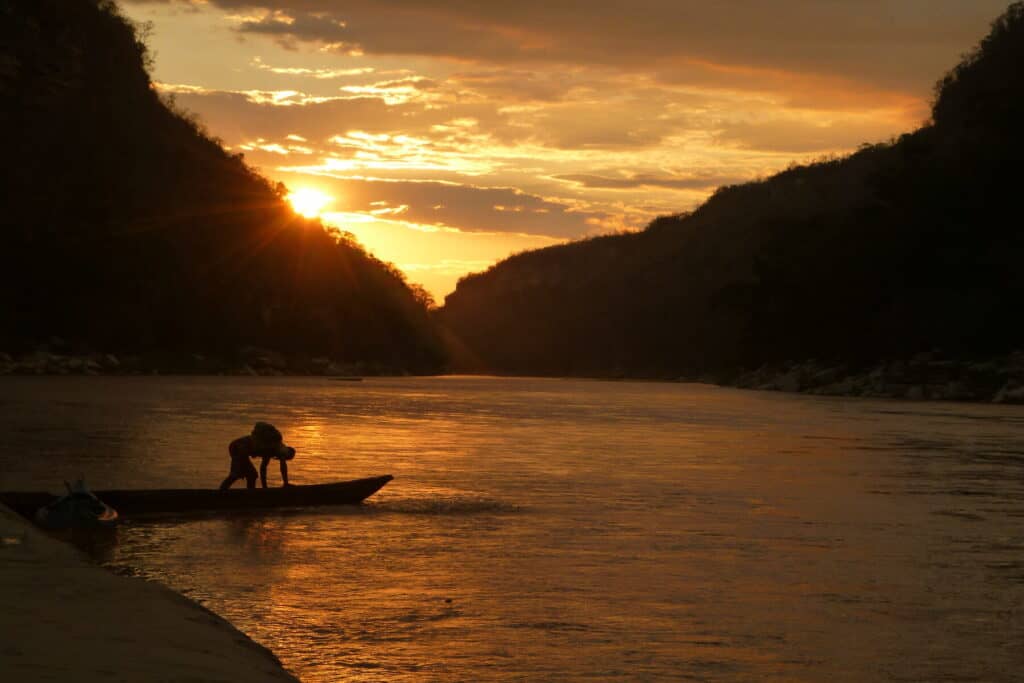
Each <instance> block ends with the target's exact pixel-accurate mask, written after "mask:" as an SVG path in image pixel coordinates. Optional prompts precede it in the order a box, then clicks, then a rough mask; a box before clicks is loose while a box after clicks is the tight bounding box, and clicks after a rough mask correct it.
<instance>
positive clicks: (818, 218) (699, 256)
mask: <svg viewBox="0 0 1024 683" xmlns="http://www.w3.org/2000/svg"><path fill="white" fill-rule="evenodd" d="M1022 120H1024V4H1021V3H1015V4H1013V5H1012V6H1011V7H1010V8H1009V9H1008V10H1007V12H1006V14H1005V15H1003V16H1002V17H1001V18H999V19H998V20H997V21H996V23H995V24H994V26H993V30H992V33H991V34H990V35H989V37H987V38H986V39H985V40H984V41H983V42H982V43H981V44H980V45H979V47H978V48H977V50H976V51H975V52H974V53H972V54H971V55H969V56H967V57H965V59H964V61H963V62H962V63H961V64H960V65H959V66H957V67H956V68H955V69H954V70H953V71H952V72H951V73H950V74H949V75H948V76H947V77H946V78H944V79H943V80H942V81H941V82H940V83H939V84H938V86H937V91H936V101H935V105H934V120H933V122H932V123H930V124H929V125H927V126H926V127H924V128H922V129H920V130H918V131H916V132H914V133H911V134H907V135H904V136H902V137H901V138H899V139H898V140H895V141H893V142H891V143H887V144H881V145H874V146H865V147H864V148H862V149H861V150H860V151H859V152H857V153H855V154H853V155H852V156H850V157H847V158H844V159H840V160H835V161H827V162H822V163H817V164H812V165H809V166H802V167H798V168H793V169H790V170H787V171H785V172H783V173H780V174H778V175H776V176H774V177H772V178H769V179H767V180H765V181H762V182H754V183H749V184H745V185H740V186H732V187H725V188H722V189H720V190H719V191H718V192H717V193H715V195H714V196H713V197H712V198H711V199H709V200H708V201H707V202H706V203H705V204H704V205H703V206H701V207H700V208H699V209H697V210H696V211H695V212H693V213H692V214H688V215H680V216H673V217H666V218H660V219H658V220H656V221H654V222H653V223H652V224H651V225H650V226H648V227H647V229H645V230H644V231H643V232H640V233H637V234H630V235H621V236H612V237H602V238H597V239H592V240H588V241H583V242H579V243H574V244H569V245H565V246H558V247H553V248H549V249H544V250H540V251H535V252H528V253H524V254H519V255H517V256H514V257H512V258H510V259H507V260H506V261H503V262H502V263H500V264H498V265H496V266H495V267H493V268H491V269H490V270H489V271H487V272H485V273H482V274H477V275H473V276H470V277H467V278H465V279H464V280H463V281H462V282H460V284H459V286H458V288H457V289H456V291H455V292H454V293H453V294H452V295H450V296H449V297H448V299H447V301H446V303H445V307H444V308H443V309H442V311H441V312H440V319H441V320H442V321H443V323H444V324H445V325H446V326H447V327H448V329H449V330H450V332H451V333H452V335H453V336H454V337H456V338H457V339H459V341H460V343H461V346H462V348H463V349H464V350H465V352H464V354H463V356H462V359H463V363H464V364H465V365H466V366H467V367H474V368H477V369H488V370H492V371H503V372H516V373H544V374H578V375H598V376H604V375H609V374H614V375H629V376H678V375H694V374H700V373H703V372H709V371H710V372H718V373H722V372H724V373H726V374H728V373H732V372H736V371H739V370H742V369H744V368H754V367H758V366H761V365H762V364H766V363H779V362H782V361H787V360H794V361H795V360H804V359H811V358H817V359H821V360H829V361H841V362H843V363H846V364H852V365H855V366H856V365H867V364H869V363H873V362H877V361H879V360H884V359H896V358H907V357H910V356H912V355H914V354H916V353H919V352H922V351H931V350H933V349H936V348H938V349H941V350H943V351H944V352H945V353H946V354H948V355H950V356H958V357H980V356H989V355H993V354H1000V353H1004V352H1007V351H1009V350H1011V349H1013V348H1020V346H1021V343H1022V340H1024V316H1022V315H1021V311H1022V310H1024V269H1022V268H1021V264H1022V263H1024V231H1022V225H1021V218H1020V216H1021V209H1020V199H1019V192H1020V187H1021V169H1020V164H1021V159H1022V158H1024V156H1022V152H1024V129H1022V125H1021V121H1022Z"/></svg>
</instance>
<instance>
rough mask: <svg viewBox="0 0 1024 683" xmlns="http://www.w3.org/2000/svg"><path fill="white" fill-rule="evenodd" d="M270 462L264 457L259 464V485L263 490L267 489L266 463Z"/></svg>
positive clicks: (267, 457) (268, 458)
mask: <svg viewBox="0 0 1024 683" xmlns="http://www.w3.org/2000/svg"><path fill="white" fill-rule="evenodd" d="M269 462H270V457H269V456H266V455H264V456H263V461H262V462H261V463H260V485H261V486H262V487H263V488H267V463H269Z"/></svg>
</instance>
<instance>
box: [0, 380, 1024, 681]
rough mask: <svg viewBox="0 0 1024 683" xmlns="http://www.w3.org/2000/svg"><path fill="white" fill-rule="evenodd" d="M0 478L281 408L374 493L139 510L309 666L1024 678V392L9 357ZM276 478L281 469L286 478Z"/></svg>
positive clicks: (200, 439) (179, 460)
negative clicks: (55, 369) (892, 392)
mask: <svg viewBox="0 0 1024 683" xmlns="http://www.w3.org/2000/svg"><path fill="white" fill-rule="evenodd" d="M0 387H2V394H0V396H2V398H0V427H2V429H3V432H4V434H5V435H6V437H7V438H6V444H5V448H4V449H2V450H0V489H49V490H53V491H57V490H58V489H59V488H60V482H61V480H63V479H68V478H71V477H75V476H78V475H79V474H84V475H86V477H87V480H88V482H89V483H90V484H91V485H92V486H93V487H94V488H130V487H140V488H145V487H213V486H216V485H217V484H218V483H219V482H220V480H221V479H222V478H223V477H224V476H225V474H226V473H227V469H228V457H227V443H228V442H229V441H230V440H231V439H232V438H234V437H237V436H240V435H242V434H244V433H245V432H247V431H248V429H249V428H250V426H251V424H252V423H253V422H254V421H256V420H258V419H265V420H270V421H272V422H274V423H275V424H276V425H277V426H278V427H279V428H280V429H281V430H282V431H283V432H284V433H285V436H286V438H287V440H288V441H289V443H291V445H293V446H295V447H296V448H297V449H298V452H299V454H298V456H297V458H296V460H295V461H294V462H293V466H292V468H291V470H290V474H291V478H292V480H293V481H294V482H295V483H313V482H323V481H332V480H341V479H352V478H356V477H364V476H371V475H377V474H386V473H390V474H394V475H395V477H396V479H395V480H394V481H393V482H392V483H390V484H389V485H388V486H387V487H386V488H385V489H384V490H383V491H381V492H380V493H379V494H377V495H376V496H374V497H373V498H372V499H371V501H370V502H369V503H368V504H366V505H364V506H361V507H356V508H334V509H323V510H318V511H311V512H295V511H293V512H283V513H275V514H268V515H253V514H248V515H240V516H232V517H192V518H187V517H186V518H178V519H161V520H150V521H145V522H143V521H134V522H129V523H127V524H125V525H123V526H122V527H121V528H120V529H119V530H118V532H117V534H116V537H114V538H112V539H107V540H101V541H99V542H97V543H96V546H95V548H94V549H93V552H94V554H95V556H96V557H97V559H98V560H100V561H102V562H104V563H107V564H109V565H110V566H112V567H113V568H115V569H116V570H118V571H126V572H133V573H139V574H141V575H144V576H147V577H150V578H154V579H157V580H160V581H163V582H165V583H167V584H169V585H170V586H172V587H174V588H175V589H177V590H180V591H182V592H184V593H186V594H188V595H190V596H191V597H193V598H194V599H196V600H198V601H200V602H202V603H203V604H205V605H207V606H208V607H210V608H211V609H213V610H215V611H216V612H218V613H220V614H222V615H224V616H226V617H227V618H229V619H230V620H231V621H232V622H234V623H235V624H236V625H237V626H239V627H240V628H241V629H242V630H244V631H245V632H246V633H248V634H250V635H251V636H252V637H253V638H255V639H256V640H257V641H259V642H261V643H263V644H264V645H267V646H268V647H270V648H271V649H272V650H273V651H274V652H275V653H276V654H277V655H278V656H279V657H280V658H281V659H282V660H283V661H284V663H285V664H286V666H288V667H289V668H290V669H291V670H292V671H294V672H296V673H297V674H298V675H299V676H300V677H301V678H302V680H304V681H310V682H317V681H342V680H344V681H431V680H488V681H490V680H494V681H506V680H509V681H511V680H522V681H545V680H550V681H555V680H558V681H585V680H595V681H606V680H623V681H626V680H628V681H636V680H641V681H661V680H665V681H668V680H672V681H677V680H690V679H692V680H711V681H715V680H721V681H736V680H751V681H755V680H757V681H760V680H779V681H782V680H786V681H792V680H800V681H820V680H824V679H831V680H842V681H867V680H892V681H907V680H956V681H967V680H971V681H974V680H977V681H1000V680H1006V681H1009V680H1019V678H1020V671H1021V670H1022V667H1024V654H1022V648H1020V643H1021V640H1022V636H1024V616H1022V615H1024V611H1022V608H1024V531H1022V529H1024V527H1022V523H1024V429H1022V428H1024V410H1022V409H1020V408H1014V407H995V406H981V405H966V404H913V403H903V402H895V401H867V400H853V399H834V398H817V397H807V396H798V395H784V394H767V393H756V392H742V391H736V390H728V389H719V388H712V387H704V386H695V385H679V384H657V383H629V382H620V383H603V382H585V381H568V380H538V379H495V378H459V377H446V378H425V379H420V378H410V379H369V380H366V381H364V382H361V383H353V382H337V381H330V380H326V379H321V378H316V379H279V378H274V379H269V378H141V377H139V378H3V379H0ZM277 477H278V475H277V472H276V471H275V470H274V467H273V465H272V466H271V479H272V481H274V482H275V483H276V480H277Z"/></svg>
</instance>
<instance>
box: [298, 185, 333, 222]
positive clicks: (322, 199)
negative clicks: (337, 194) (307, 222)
mask: <svg viewBox="0 0 1024 683" xmlns="http://www.w3.org/2000/svg"><path fill="white" fill-rule="evenodd" d="M333 200H334V197H331V196H328V195H326V194H324V193H323V192H320V191H319V190H311V189H308V188H304V189H301V190H296V191H295V192H292V193H290V194H289V195H288V201H289V202H291V205H292V208H293V209H295V212H296V213H298V214H301V215H303V216H305V217H306V218H316V217H318V216H319V215H320V213H321V212H322V211H323V210H324V208H325V207H326V206H327V205H328V204H330V203H331V202H332V201H333Z"/></svg>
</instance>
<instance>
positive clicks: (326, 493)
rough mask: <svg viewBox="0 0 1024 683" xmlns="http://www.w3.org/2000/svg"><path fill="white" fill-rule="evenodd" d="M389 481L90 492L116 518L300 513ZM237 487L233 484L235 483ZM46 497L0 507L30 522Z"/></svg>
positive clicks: (350, 501)
mask: <svg viewBox="0 0 1024 683" xmlns="http://www.w3.org/2000/svg"><path fill="white" fill-rule="evenodd" d="M392 478H393V477H392V476H391V475H390V474H385V475H384V476H381V477H368V478H366V479H355V480H353V481H342V482H336V483H333V484H312V485H308V486H287V487H278V488H266V489H263V488H256V489H246V488H245V487H244V482H243V486H242V487H241V488H233V489H228V490H227V491H220V490H218V489H152V490H137V491H133V490H126V491H93V493H94V494H96V497H97V498H99V499H100V500H101V501H103V502H104V503H106V504H107V505H109V506H110V507H112V508H114V509H115V510H117V511H118V513H120V515H121V517H126V516H132V515H149V514H188V513H190V512H199V511H216V510H263V509H271V508H301V507H314V506H321V505H355V504H358V503H361V502H363V501H364V500H365V499H367V498H369V497H370V496H372V495H373V494H374V493H376V492H377V491H379V490H380V489H381V488H382V487H383V486H384V485H385V484H387V483H388V482H389V481H391V479H392ZM236 486H237V484H236ZM57 498H58V496H55V495H53V494H50V493H39V492H18V491H11V492H7V493H0V503H3V504H4V505H7V506H8V507H9V508H11V509H12V510H14V511H16V512H18V513H19V514H21V515H24V516H26V517H29V518H32V516H33V515H35V512H36V510H38V509H39V508H41V507H43V506H45V505H49V504H50V503H52V502H53V501H55V500H57Z"/></svg>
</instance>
